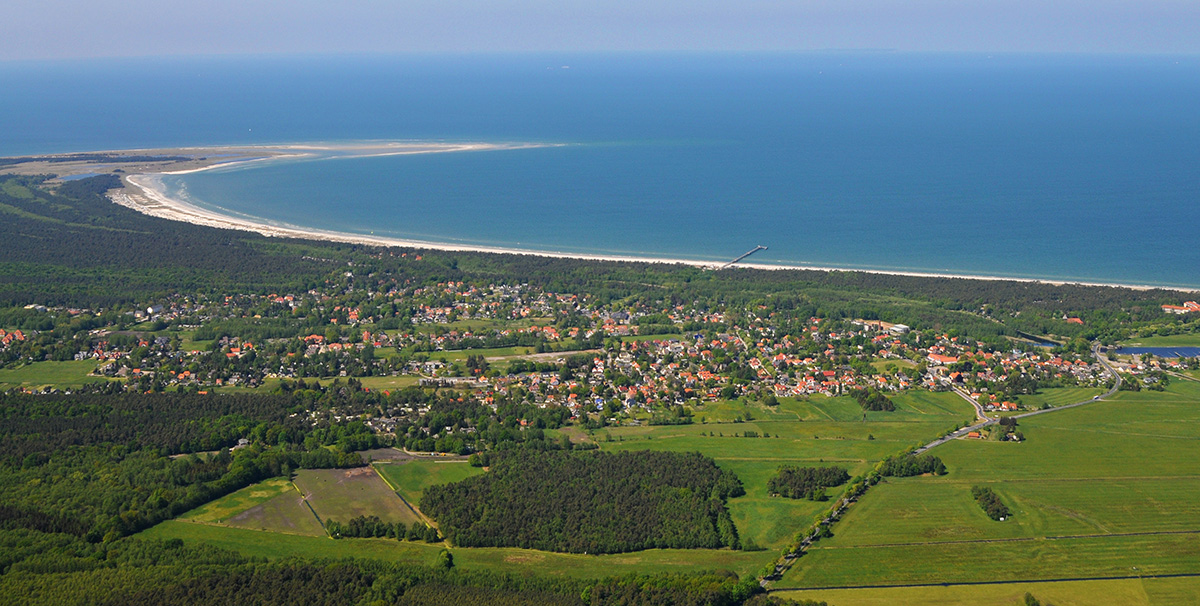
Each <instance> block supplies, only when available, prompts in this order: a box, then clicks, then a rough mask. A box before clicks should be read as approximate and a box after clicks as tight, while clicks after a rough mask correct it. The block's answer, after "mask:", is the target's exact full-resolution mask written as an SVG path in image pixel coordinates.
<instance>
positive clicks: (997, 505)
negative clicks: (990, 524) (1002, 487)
mask: <svg viewBox="0 0 1200 606" xmlns="http://www.w3.org/2000/svg"><path fill="white" fill-rule="evenodd" d="M971 496H973V497H975V501H976V502H977V503H979V506H980V507H982V508H983V512H984V513H986V514H987V515H988V517H989V518H991V519H993V520H996V521H997V522H999V521H1000V520H1003V519H1006V518H1008V517H1009V516H1011V515H1012V512H1010V511H1009V510H1008V507H1007V506H1006V505H1005V504H1004V502H1003V501H1001V500H1000V495H998V494H996V491H994V490H992V489H991V488H988V487H986V486H972V487H971Z"/></svg>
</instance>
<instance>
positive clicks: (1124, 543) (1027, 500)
mask: <svg viewBox="0 0 1200 606" xmlns="http://www.w3.org/2000/svg"><path fill="white" fill-rule="evenodd" d="M1019 429H1020V430H1021V431H1023V432H1024V434H1025V437H1026V441H1025V442H1024V443H1011V442H988V441H977V440H971V441H967V440H962V441H956V442H951V443H949V444H946V445H944V446H940V447H938V448H937V449H935V450H933V451H932V454H935V455H937V456H939V457H941V458H942V460H943V461H944V462H945V463H946V466H947V467H948V468H949V470H950V473H949V474H948V475H946V476H943V477H936V478H935V477H920V478H907V479H889V480H887V481H886V482H884V483H881V484H880V485H878V486H876V487H874V488H872V489H871V491H870V492H869V493H868V494H867V495H866V496H865V497H864V498H863V499H862V501H861V502H860V503H858V504H856V505H854V506H853V507H851V509H850V511H849V513H848V514H847V515H846V517H845V518H844V520H843V521H842V522H840V523H839V524H838V525H837V526H836V527H835V528H834V533H835V537H834V538H832V539H827V540H823V541H820V542H819V543H817V544H816V545H815V546H814V548H813V549H812V550H811V551H810V553H809V554H808V555H806V556H805V557H804V558H802V559H801V560H800V561H799V562H798V563H797V564H796V566H795V567H794V568H793V569H792V570H791V571H790V572H789V573H788V574H787V575H786V576H785V577H784V579H783V580H782V581H781V582H779V583H777V584H776V586H775V587H776V588H778V589H786V588H789V587H808V588H811V587H842V586H863V585H902V584H924V583H933V584H937V583H975V582H980V581H1028V580H1053V579H1073V580H1074V579H1090V578H1100V577H1123V576H1132V577H1138V576H1148V575H1163V574H1195V573H1200V457H1196V456H1195V455H1196V453H1197V452H1200V384H1196V383H1185V382H1182V381H1181V382H1177V383H1173V384H1172V385H1171V386H1170V387H1169V388H1168V391H1167V392H1165V393H1156V392H1147V391H1143V392H1138V393H1133V392H1121V393H1120V394H1118V395H1117V396H1116V397H1115V398H1114V399H1113V400H1112V401H1110V402H1103V403H1098V404H1095V405H1090V406H1085V407H1080V408H1075V409H1071V410H1065V411H1061V412H1054V413H1050V414H1046V415H1041V416H1037V417H1032V418H1028V419H1023V420H1021V421H1020V427H1019ZM975 485H982V486H988V487H990V488H992V489H993V490H994V491H995V492H996V493H997V494H999V496H1000V497H1001V499H1002V500H1003V501H1004V503H1005V504H1006V505H1007V506H1008V507H1009V509H1010V510H1011V511H1012V513H1013V516H1012V517H1011V518H1010V519H1008V520H1006V521H1004V522H996V521H992V520H991V519H989V518H988V517H987V516H986V515H984V514H983V511H982V510H981V509H980V508H979V506H978V505H977V504H976V503H975V501H974V499H973V498H972V497H971V494H970V489H971V487H972V486H975ZM1177 581H1178V582H1177V583H1165V584H1161V586H1163V587H1168V586H1169V587H1174V588H1182V590H1185V591H1187V590H1191V591H1194V590H1195V588H1197V587H1200V578H1193V579H1182V580H1177ZM1076 586H1078V587H1080V588H1082V589H1080V592H1081V593H1080V594H1079V597H1080V599H1082V600H1086V599H1090V598H1088V597H1087V596H1088V595H1091V592H1092V591H1093V586H1091V585H1087V584H1083V585H1068V584H1063V587H1068V588H1070V587H1076ZM1188 588H1191V589H1188ZM972 589H974V588H972ZM889 591H897V592H899V593H897V594H896V595H897V596H910V597H904V598H903V599H905V600H913V599H917V598H916V597H912V596H917V595H919V592H917V591H916V590H915V589H914V590H899V589H896V590H888V589H871V590H863V591H861V592H851V591H846V592H841V593H838V594H822V595H826V596H828V599H831V600H832V599H833V596H834V595H837V596H838V597H837V599H836V603H837V604H839V605H853V604H875V603H882V602H880V601H878V600H885V601H886V599H887V597H886V596H888V595H891V594H888V592H889ZM996 591H1001V590H1000V589H996V590H994V591H990V593H989V591H981V592H980V594H979V595H981V596H986V595H996V596H998V595H1000V594H997V593H995V592H996ZM1064 591H1065V590H1064ZM1172 591H1174V590H1172ZM1034 593H1035V595H1036V594H1037V593H1038V592H1036V591H1035V592H1034ZM1069 593H1070V592H1069V591H1068V592H1067V593H1066V594H1063V595H1069ZM1102 593H1103V592H1096V593H1095V595H1097V596H1098V595H1101V594H1102ZM969 594H970V592H969V591H964V592H962V593H960V594H955V595H957V596H959V597H955V598H954V599H956V600H960V601H959V602H950V603H979V604H990V603H996V602H995V601H989V600H988V599H985V598H982V597H981V598H980V600H979V601H976V602H970V601H962V600H967V599H968V597H969ZM1147 594H1149V592H1148V591H1147ZM930 595H933V593H931V594H930ZM939 595H940V594H939ZM1005 595H1007V594H1005ZM1048 595H1049V594H1048ZM881 596H883V597H881ZM859 597H861V598H862V601H856V600H857V599H858V598H859ZM822 599H826V598H822ZM899 599H900V597H897V600H899ZM873 600H875V601H873ZM1052 601H1053V602H1054V603H1055V604H1064V603H1100V602H1088V601H1077V602H1071V601H1068V600H1066V599H1065V598H1054V599H1053V600H1052ZM899 603H942V602H938V601H935V600H932V599H930V600H929V601H926V602H921V601H910V602H899ZM1001 603H1003V602H1001ZM1109 603H1124V602H1109ZM1130 603H1158V602H1154V601H1142V602H1137V601H1133V602H1130ZM1162 603H1188V601H1186V600H1185V601H1182V602H1162Z"/></svg>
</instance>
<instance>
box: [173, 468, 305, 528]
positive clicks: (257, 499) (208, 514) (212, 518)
mask: <svg viewBox="0 0 1200 606" xmlns="http://www.w3.org/2000/svg"><path fill="white" fill-rule="evenodd" d="M285 493H292V494H296V496H299V495H298V494H297V493H296V489H295V488H293V487H292V482H291V480H289V479H287V478H271V479H269V480H264V481H262V482H259V483H258V484H254V485H252V486H247V487H246V488H243V489H241V490H239V491H237V492H234V493H231V494H227V495H225V496H223V497H221V498H219V499H217V500H215V501H212V502H209V503H206V504H204V505H201V506H199V507H197V508H195V509H193V510H191V511H189V512H187V513H185V514H183V515H182V516H180V519H181V520H187V521H189V522H207V523H220V522H222V521H224V520H228V519H229V518H231V517H233V516H235V515H237V514H239V513H242V512H243V511H246V510H247V509H250V508H251V507H254V506H256V505H262V504H263V503H266V502H267V501H270V500H271V499H273V498H275V497H277V496H279V495H281V494H285Z"/></svg>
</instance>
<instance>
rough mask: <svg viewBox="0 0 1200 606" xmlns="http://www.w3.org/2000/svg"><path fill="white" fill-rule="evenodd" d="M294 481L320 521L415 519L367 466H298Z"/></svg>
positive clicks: (405, 522) (405, 520)
mask: <svg viewBox="0 0 1200 606" xmlns="http://www.w3.org/2000/svg"><path fill="white" fill-rule="evenodd" d="M295 482H296V487H297V488H299V489H300V491H301V492H302V493H304V496H305V498H306V499H307V500H308V504H309V505H311V506H312V508H313V511H315V512H316V513H317V516H318V517H320V518H321V519H322V520H336V521H338V522H349V521H350V520H351V519H352V518H355V517H357V516H379V519H381V520H383V521H384V522H392V523H395V522H402V523H404V524H412V523H413V522H415V521H417V519H418V518H417V516H416V514H415V513H413V511H412V510H411V509H409V508H408V507H407V506H406V505H405V504H404V501H402V500H400V497H398V496H396V493H394V492H392V489H391V488H389V487H388V485H387V483H385V482H384V481H383V480H382V479H380V477H379V475H378V474H376V473H375V470H374V469H372V468H371V467H360V468H357V469H302V470H300V471H299V472H297V473H296V479H295Z"/></svg>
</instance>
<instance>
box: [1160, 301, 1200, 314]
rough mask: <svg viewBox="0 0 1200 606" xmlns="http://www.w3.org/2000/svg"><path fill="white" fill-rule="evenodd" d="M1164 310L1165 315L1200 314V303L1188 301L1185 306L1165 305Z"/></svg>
mask: <svg viewBox="0 0 1200 606" xmlns="http://www.w3.org/2000/svg"><path fill="white" fill-rule="evenodd" d="M1162 310H1163V312H1164V313H1169V314H1186V313H1192V312H1200V303H1197V302H1195V301H1186V302H1184V304H1183V305H1163V306H1162Z"/></svg>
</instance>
